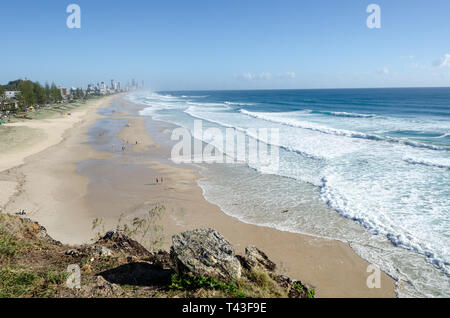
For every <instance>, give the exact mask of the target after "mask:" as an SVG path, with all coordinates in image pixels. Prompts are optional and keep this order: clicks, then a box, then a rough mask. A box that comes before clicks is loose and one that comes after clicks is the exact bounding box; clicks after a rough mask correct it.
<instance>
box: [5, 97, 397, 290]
mask: <svg viewBox="0 0 450 318" xmlns="http://www.w3.org/2000/svg"><path fill="white" fill-rule="evenodd" d="M112 101H115V102H116V103H120V104H121V105H120V108H121V109H122V111H121V112H118V113H117V112H114V113H113V114H111V115H109V116H108V115H105V114H99V113H98V109H99V108H108V107H111V104H112ZM93 102H96V103H98V105H96V107H92V108H90V109H91V111H89V112H86V113H85V114H84V115H83V116H82V115H80V117H83V119H82V120H81V122H79V123H78V124H74V125H73V126H71V127H69V128H67V131H66V130H65V131H64V133H63V135H64V137H60V138H61V140H60V141H59V142H58V140H59V139H58V138H57V136H56V137H54V138H53V139H52V140H53V142H54V143H53V144H52V145H50V146H48V147H47V148H45V149H44V150H41V151H39V152H38V153H35V154H34V155H32V156H31V157H32V158H31V157H30V156H28V158H27V159H26V160H24V162H25V163H24V164H22V165H21V166H19V167H17V166H16V167H15V168H10V169H9V171H11V172H10V173H11V174H12V175H14V176H16V177H18V176H19V175H21V174H22V175H24V176H25V178H24V179H22V181H23V182H24V184H23V185H22V189H21V190H22V192H19V195H18V196H17V198H15V200H16V201H15V202H12V203H8V204H6V205H7V207H8V210H10V211H8V212H10V213H11V211H12V212H13V211H14V208H16V209H17V208H18V207H19V206H20V204H23V202H27V200H30V198H31V199H35V200H36V201H39V202H36V203H34V206H33V207H31V210H32V211H36V212H33V214H32V215H30V217H31V218H34V219H36V220H37V221H39V222H40V223H41V224H42V225H44V226H45V227H47V230H48V231H49V233H50V235H52V236H53V237H54V238H55V239H58V240H61V241H63V242H64V243H77V244H79V243H81V242H83V241H86V240H89V239H90V237H92V235H93V233H92V230H91V229H90V225H91V221H92V219H93V218H95V217H101V218H103V219H104V220H105V226H107V227H113V226H114V224H115V223H116V222H117V219H118V218H119V217H120V215H121V214H122V213H125V216H126V218H128V219H132V218H133V217H135V216H140V215H144V214H145V213H146V212H147V210H148V209H149V208H151V207H152V206H154V204H156V203H158V202H160V203H164V205H165V206H166V214H165V215H164V216H163V219H162V225H163V226H164V236H165V239H166V241H165V245H164V246H163V247H167V243H168V242H167V240H168V239H169V238H170V236H171V235H173V234H175V233H179V232H182V231H185V230H189V229H194V228H200V227H213V228H215V229H216V230H217V231H219V232H220V233H221V234H223V235H224V236H225V237H226V238H228V239H229V240H230V242H231V243H232V244H233V245H234V246H235V247H236V249H237V250H238V251H237V252H241V251H242V250H243V249H244V248H245V246H247V245H256V246H257V247H258V248H260V249H261V250H263V251H264V252H266V253H267V254H268V256H269V258H271V259H273V260H274V261H275V262H276V263H277V266H278V271H280V272H281V273H285V274H287V275H288V276H291V277H294V278H298V279H301V280H302V281H305V282H307V283H308V284H310V285H312V286H313V287H315V288H316V290H317V296H318V297H395V281H394V280H393V279H392V278H391V277H389V276H388V275H386V274H385V273H382V275H381V276H382V278H381V282H382V288H381V289H375V290H374V289H369V288H367V286H366V279H367V276H368V275H369V274H370V273H367V272H366V268H367V265H368V263H367V262H366V261H365V260H363V259H362V258H361V257H359V256H358V255H357V254H356V253H355V252H354V251H353V250H352V249H351V247H350V246H349V244H348V243H343V242H339V241H333V240H327V239H322V238H317V237H311V236H307V235H304V234H296V233H289V232H283V231H279V230H276V229H273V228H267V227H261V226H256V225H252V224H248V223H244V222H241V221H239V220H238V219H236V218H234V217H232V216H229V215H227V214H226V213H224V212H223V211H222V210H221V209H220V208H219V207H218V206H216V205H213V204H211V203H209V202H208V201H207V200H206V199H205V198H204V196H203V190H202V188H201V187H200V186H199V185H198V184H197V180H198V179H199V178H200V175H199V171H198V170H196V169H194V168H190V167H186V166H184V165H183V166H180V165H175V164H173V163H171V162H170V161H169V159H168V157H169V152H168V147H167V145H164V144H160V143H158V141H159V140H164V139H165V138H166V137H167V136H165V135H164V131H167V129H170V127H171V126H170V125H168V124H166V123H164V122H159V121H155V120H152V119H150V118H148V117H137V116H136V115H133V110H134V111H136V108H137V105H131V110H130V104H132V103H131V102H128V101H125V100H124V99H123V97H117V96H116V97H112V98H108V99H107V100H101V103H100V102H99V101H93ZM134 114H135V113H134ZM100 118H110V119H114V120H119V121H126V122H127V125H126V126H124V127H122V128H121V129H120V131H111V132H109V131H107V129H109V128H108V127H103V126H101V125H99V127H98V129H99V131H101V130H102V129H104V130H105V131H106V133H105V135H101V134H102V133H99V135H94V134H92V135H91V139H92V140H91V141H87V140H89V138H88V136H87V134H88V132H89V131H92V127H93V126H94V125H96V124H98V122H99V119H100ZM55 120H56V119H55ZM128 125H129V126H128ZM119 128H120V127H119ZM146 128H147V129H146ZM56 135H57V134H56ZM133 139H135V140H137V141H138V144H137V145H136V144H134V145H133ZM117 140H122V141H121V143H124V141H129V143H128V146H127V150H126V151H125V152H123V153H121V152H120V149H115V150H114V149H110V148H109V144H111V142H112V141H114V142H116V143H117V142H118V141H117ZM104 145H108V146H104ZM118 146H119V145H118ZM102 147H104V148H102ZM106 149H108V150H106ZM36 151H37V150H36ZM49 158H51V159H49ZM33 159H34V160H33ZM0 164H2V161H1V160H0ZM0 170H1V169H0ZM157 176H164V184H158V185H156V184H155V181H154V180H155V178H156V177H157ZM1 177H3V178H5V176H4V171H3V172H0V178H1ZM10 177H11V176H10ZM62 177H64V178H62ZM0 180H3V179H0ZM43 181H44V182H46V184H47V185H48V186H49V187H50V188H51V189H39V184H42V182H43ZM0 184H1V182H0ZM80 189H82V191H80ZM75 194H76V195H75ZM0 206H1V202H0ZM61 211H64V212H65V213H62V212H61ZM107 229H109V228H107Z"/></svg>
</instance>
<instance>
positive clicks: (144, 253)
mask: <svg viewBox="0 0 450 318" xmlns="http://www.w3.org/2000/svg"><path fill="white" fill-rule="evenodd" d="M95 244H96V245H98V246H105V247H107V248H108V249H110V250H111V252H117V253H124V254H126V255H129V256H136V257H140V258H142V257H150V256H152V253H150V252H149V251H148V250H147V249H146V248H145V247H143V246H142V245H141V244H140V243H138V242H137V241H135V240H133V239H131V238H129V237H128V236H127V235H126V234H125V233H123V232H121V231H116V230H113V231H109V232H107V233H106V234H105V236H104V237H103V238H102V239H100V240H98V241H97V242H96V243H95Z"/></svg>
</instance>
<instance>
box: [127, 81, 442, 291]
mask: <svg viewBox="0 0 450 318" xmlns="http://www.w3.org/2000/svg"><path fill="white" fill-rule="evenodd" d="M130 98H131V99H132V100H134V101H136V102H137V103H139V104H142V105H143V110H142V111H141V115H147V116H152V117H153V118H155V119H159V120H164V121H167V122H171V123H175V124H177V125H180V126H183V127H186V128H189V129H192V128H193V121H194V120H195V119H202V120H203V122H204V124H203V125H204V127H205V128H208V127H215V128H219V129H224V128H225V127H234V128H236V129H239V131H242V132H245V133H247V135H248V137H249V138H256V139H257V138H258V136H255V135H253V134H250V130H249V129H250V128H277V129H279V132H280V139H279V142H278V144H276V145H274V146H276V147H278V148H279V158H280V166H279V169H278V171H277V172H276V173H275V174H273V173H272V174H270V175H268V174H265V173H264V171H263V170H262V169H261V167H259V166H258V165H256V164H254V165H252V164H249V165H235V164H234V165H230V164H228V165H225V164H221V165H220V164H216V165H201V168H202V170H203V173H204V176H205V178H203V179H202V180H201V181H200V185H201V186H202V188H203V190H204V195H205V197H206V198H207V199H208V200H210V201H212V202H213V203H216V204H218V205H219V206H221V208H222V209H223V210H224V211H225V212H226V213H228V214H230V215H233V216H235V217H237V218H239V219H241V220H242V221H244V222H249V223H253V224H260V225H267V226H272V227H275V228H279V229H282V230H287V231H292V232H299V233H307V234H311V235H317V236H321V237H329V238H334V239H339V240H342V241H346V242H349V243H350V244H351V246H352V247H353V248H354V250H355V251H356V252H357V253H358V254H360V255H361V256H363V257H364V258H366V259H367V260H369V261H371V262H373V263H376V264H378V265H379V266H380V267H382V268H383V269H384V270H385V271H387V272H388V273H390V274H391V275H392V276H393V277H395V278H396V279H398V281H399V283H398V293H399V295H400V296H434V297H439V296H450V231H449V230H450V89H449V88H423V89H348V90H268V91H204V92H198V91H196V92H158V93H154V92H153V93H152V92H145V93H143V92H141V93H134V94H133V95H132V96H130ZM201 137H202V136H200V138H201ZM265 141H267V140H265ZM284 209H288V210H289V211H290V213H289V214H287V215H286V214H282V213H280V210H284Z"/></svg>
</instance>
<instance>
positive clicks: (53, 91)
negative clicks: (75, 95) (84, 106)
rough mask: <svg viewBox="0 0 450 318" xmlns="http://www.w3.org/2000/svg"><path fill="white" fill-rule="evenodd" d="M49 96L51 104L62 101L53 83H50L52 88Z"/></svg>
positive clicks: (59, 92)
mask: <svg viewBox="0 0 450 318" xmlns="http://www.w3.org/2000/svg"><path fill="white" fill-rule="evenodd" d="M50 96H51V99H52V101H53V102H59V101H62V99H63V98H62V95H61V91H60V90H59V88H58V87H56V85H55V83H52V86H51V88H50Z"/></svg>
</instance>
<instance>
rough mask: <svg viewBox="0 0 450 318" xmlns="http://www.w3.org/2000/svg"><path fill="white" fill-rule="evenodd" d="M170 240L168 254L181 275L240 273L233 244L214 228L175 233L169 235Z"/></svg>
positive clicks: (227, 275) (220, 276) (236, 276)
mask: <svg viewBox="0 0 450 318" xmlns="http://www.w3.org/2000/svg"><path fill="white" fill-rule="evenodd" d="M172 243H173V246H172V248H171V250H170V255H171V257H172V260H173V262H174V264H175V268H176V271H177V272H178V273H179V274H181V275H186V274H188V275H189V274H194V275H198V276H199V275H203V276H207V277H212V278H216V279H220V280H230V279H231V280H232V279H239V278H240V277H241V272H242V269H241V264H240V262H239V260H238V259H237V258H236V256H235V253H234V249H233V246H232V245H231V244H230V242H228V241H227V239H226V238H225V237H223V236H222V235H221V234H220V233H218V232H217V231H216V230H214V229H210V228H209V229H198V230H194V231H187V232H184V233H181V234H177V235H174V236H173V237H172Z"/></svg>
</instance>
